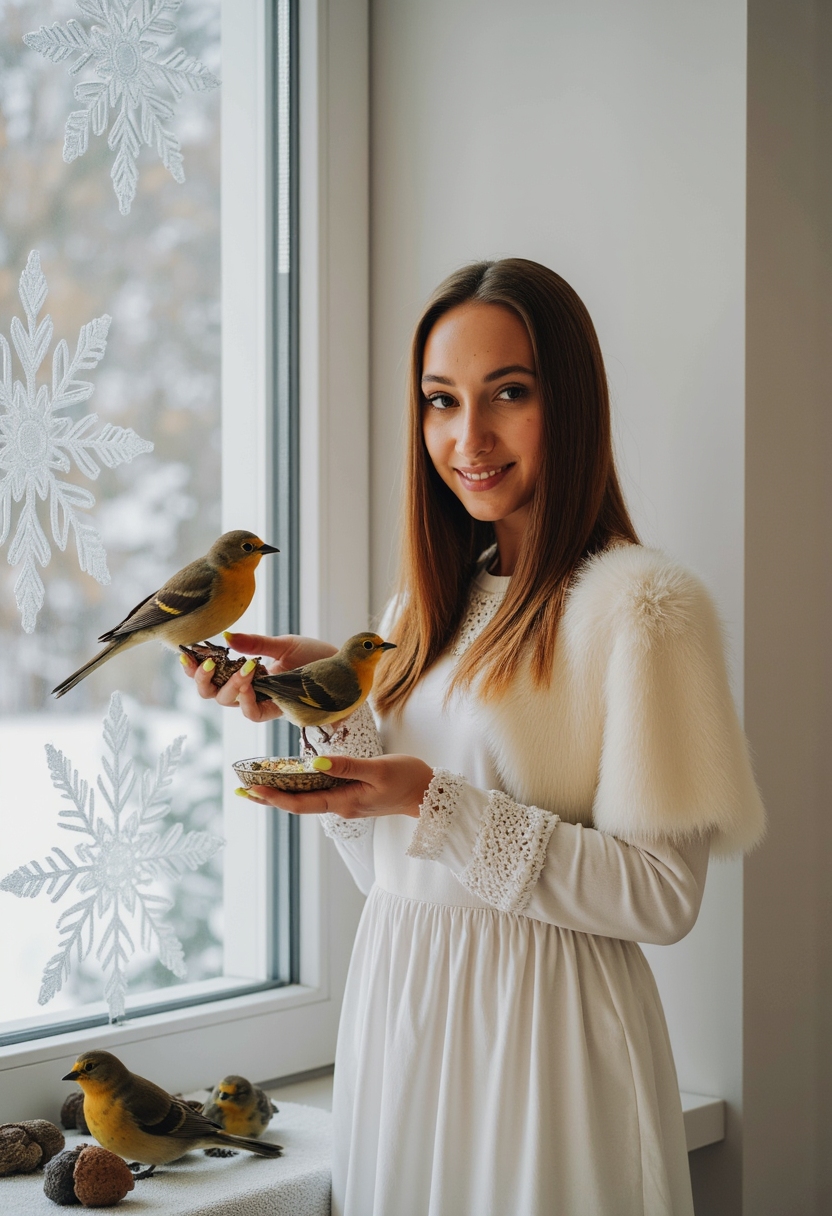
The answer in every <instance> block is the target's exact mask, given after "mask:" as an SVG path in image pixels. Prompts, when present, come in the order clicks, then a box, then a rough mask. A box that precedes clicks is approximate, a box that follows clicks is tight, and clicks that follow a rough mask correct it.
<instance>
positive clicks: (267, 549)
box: [257, 543, 280, 555]
mask: <svg viewBox="0 0 832 1216" xmlns="http://www.w3.org/2000/svg"><path fill="white" fill-rule="evenodd" d="M257 552H258V553H262V554H263V555H265V554H266V553H279V552H280V550H279V549H275V547H274V545H267V544H265V543H263V544H262V545H258V546H257Z"/></svg>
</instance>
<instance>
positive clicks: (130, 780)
mask: <svg viewBox="0 0 832 1216" xmlns="http://www.w3.org/2000/svg"><path fill="white" fill-rule="evenodd" d="M129 738H130V723H129V721H128V719H127V715H126V714H125V712H124V709H123V708H122V704H121V695H120V693H117V692H114V693H113V695H112V697H111V698H110V706H109V709H108V711H107V717H106V718H105V719H104V743H105V745H106V748H107V751H108V752H109V753H110V756H109V759H108V758H107V757H106V756H103V757H102V760H101V765H102V768H103V770H104V774H105V777H106V780H105V779H104V778H103V777H101V776H99V777H98V779H97V781H96V785H97V787H98V792H99V793H100V795H101V797H102V798H103V799H104V802H105V803H106V805H107V808H108V810H109V818H107V819H105V818H103V817H102V816H100V815H98V816H96V813H95V791H94V790H92V789H91V788H90V786H89V784H88V783H87V782H86V781H83V780H81V778H80V777H79V775H78V771H77V769H74V768H73V767H72V765H71V763H70V761H69V760H68V758H67V757H66V756H64V754H63V752H59V751H58V750H57V749H56V748H54V747H53V746H52V745H51V743H47V745H46V760H47V763H48V765H49V771H50V773H51V774H52V784H53V785H54V786H55V789H57V790H60V791H61V796H62V797H63V798H64V799H65V800H66V801H67V802H69V803H70V805H69V806H68V807H67V808H65V809H64V810H62V811H59V812H58V815H59V817H60V818H61V819H64V820H68V821H69V822H66V823H60V824H59V825H58V826H59V827H62V828H64V829H65V830H66V831H68V832H80V833H81V834H82V835H84V836H86V837H87V839H86V840H85V841H84V842H83V843H82V844H77V845H76V846H75V853H76V856H77V860H73V859H72V858H71V857H70V856H69V855H68V854H67V853H65V852H64V850H63V849H60V848H58V847H57V845H56V846H54V847H53V849H52V853H53V856H50V857H47V858H46V860H45V862H44V865H41V864H40V863H39V862H37V861H31V862H29V864H28V865H25V866H20V867H19V868H18V869H17V870H12V872H11V874H7V875H6V877H5V878H4V879H3V880H2V882H0V891H10V892H11V893H12V895H18V896H20V898H21V899H35V898H36V897H37V896H38V895H41V894H43V892H46V894H47V895H49V896H51V898H52V902H53V904H54V903H57V902H58V901H59V900H60V899H62V898H63V896H64V895H66V894H67V892H68V891H69V890H70V888H71V887H73V885H74V887H75V891H76V893H77V894H78V895H81V896H82V898H81V899H80V900H78V901H77V902H76V903H74V904H72V906H71V907H69V908H67V909H66V910H65V911H64V912H62V913H61V915H60V917H59V918H58V924H57V929H58V933H59V935H60V938H61V942H60V948H59V950H58V952H57V954H54V955H53V956H52V958H51V959H50V960H49V962H48V963H47V964H46V967H45V968H44V972H43V980H42V982H41V988H40V994H39V996H38V1001H39V1003H40V1004H41V1005H45V1004H46V1003H47V1001H51V999H52V997H53V996H55V994H56V993H57V992H60V990H61V988H62V986H63V983H64V980H65V979H67V978H68V976H69V973H70V970H71V963H72V955H73V953H74V954H75V956H76V958H77V960H78V962H82V961H83V960H84V959H85V958H86V957H87V955H89V953H90V952H91V950H92V948H93V945H94V944H95V939H96V929H97V928H98V929H103V933H102V935H101V940H100V942H99V944H98V949H97V950H96V952H95V957H96V958H97V959H98V960H99V962H100V963H101V969H102V971H103V972H104V973H105V975H106V977H107V979H106V983H105V987H104V995H105V998H106V1000H107V1005H108V1008H109V1010H110V1018H111V1019H112V1020H113V1021H116V1020H117V1019H118V1018H122V1017H124V1011H125V998H126V995H127V977H126V975H125V968H126V966H127V964H128V962H129V961H130V958H131V956H132V955H133V954H134V952H135V949H136V947H135V944H134V941H133V936H132V934H131V933H130V927H133V923H134V922H136V921H138V936H139V940H140V944H141V946H142V948H143V949H145V950H150V949H152V948H153V946H154V944H155V946H156V948H157V949H158V952H159V961H160V962H161V963H163V964H164V966H165V967H167V968H168V970H169V971H172V972H173V974H174V975H176V976H178V977H179V978H180V979H181V978H183V977H184V975H185V959H184V954H183V950H182V943H181V942H180V941H179V938H178V937H177V936H176V934H175V933H174V931H173V929H172V928H171V927H170V925H168V924H167V923H166V922H165V919H164V916H165V913H166V912H167V911H169V909H170V908H171V906H172V904H171V901H170V900H169V899H166V898H164V896H161V895H157V894H154V893H153V892H152V891H148V890H147V888H148V887H150V886H151V885H152V884H153V883H154V882H157V881H159V880H160V879H163V878H173V879H175V878H178V877H179V875H180V874H183V873H184V872H185V870H196V869H198V867H199V866H201V865H203V864H204V862H206V861H207V860H208V859H209V857H212V856H213V854H214V853H216V851H217V849H219V848H220V847H221V846H222V845H223V844H224V841H223V839H222V837H220V836H212V835H210V833H208V832H185V831H184V830H183V828H182V825H181V823H174V824H173V825H172V826H170V827H169V828H168V829H167V831H165V832H164V833H162V832H160V827H161V820H163V819H164V817H165V815H167V813H168V810H169V809H170V808H169V806H168V804H167V802H165V796H166V792H167V790H168V787H169V786H170V784H171V781H172V780H173V775H174V773H175V771H176V766H177V764H178V763H179V760H180V757H181V755H182V745H183V743H184V738H179V739H175V740H174V742H173V743H172V744H171V745H170V747H167V748H166V749H165V750H164V751H163V752H162V754H161V755H160V756H159V760H158V762H157V764H156V769H155V771H154V772H152V773H150V772H145V773H143V774H142V777H141V781H139V782H137V779H136V773H135V771H134V768H133V762H132V760H131V759H130V757H129V755H128V754H127V745H128V741H129ZM137 787H138V789H137ZM134 792H137V793H138V798H137V801H138V807H137V809H135V810H134V811H133V812H132V813H131V814H127V813H126V811H127V805H128V803H129V801H130V799H131V796H132V795H133V794H134ZM134 932H135V929H134Z"/></svg>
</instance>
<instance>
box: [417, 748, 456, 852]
mask: <svg viewBox="0 0 832 1216" xmlns="http://www.w3.org/2000/svg"><path fill="white" fill-rule="evenodd" d="M464 784H465V782H464V779H463V778H462V777H457V775H456V773H449V772H448V770H447V769H446V768H437V769H434V771H433V777H432V778H431V782H430V785H429V786H428V788H427V789H426V790H425V797H424V799H423V801H422V804H421V806H420V807H419V819H418V822H417V824H416V831H415V832H414V833H413V838H412V839H411V841H410V845H409V846H408V850H407V855H408V857H418V858H420V859H421V860H422V861H436V860H437V859H438V857H439V855H440V853H441V852H442V849H443V848H444V846H445V837H446V836H447V835H448V829H449V828H450V826H451V819H452V817H453V813H454V811H455V810H456V806H457V803H458V802H459V798H460V795H461V793H462V788H463V786H464Z"/></svg>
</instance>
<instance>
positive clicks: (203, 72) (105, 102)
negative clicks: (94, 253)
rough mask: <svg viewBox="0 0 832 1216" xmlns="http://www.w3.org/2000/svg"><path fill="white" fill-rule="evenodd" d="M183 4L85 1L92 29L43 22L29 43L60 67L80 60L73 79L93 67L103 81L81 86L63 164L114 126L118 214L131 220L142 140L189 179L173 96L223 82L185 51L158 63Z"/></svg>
mask: <svg viewBox="0 0 832 1216" xmlns="http://www.w3.org/2000/svg"><path fill="white" fill-rule="evenodd" d="M181 5H182V0H78V8H79V9H80V11H81V12H82V13H83V15H84V16H85V17H89V18H90V20H91V21H92V22H93V24H92V25H91V27H90V29H89V30H86V29H84V27H83V26H81V25H79V24H78V22H77V21H73V20H71V19H70V20H69V21H67V23H66V25H59V24H58V23H57V22H56V23H55V24H54V25H51V26H49V27H48V28H47V26H45V25H42V26H41V27H40V29H39V30H37V31H35V32H34V33H31V34H26V35H25V36H24V39H23V41H24V42H25V43H26V45H27V46H30V47H31V48H32V49H33V50H35V51H40V53H41V55H44V56H46V58H47V59H51V60H52V62H53V63H62V62H63V61H64V60H65V59H73V58H74V62H73V63H72V64H70V67H69V74H70V76H74V75H76V73H77V72H80V71H81V69H82V68H83V67H86V65H87V64H88V63H90V62H91V63H92V69H91V70H92V71H93V72H94V73H95V75H96V76H97V77H98V79H97V80H88V81H84V82H82V83H81V84H77V85H76V86H75V100H76V101H81V102H83V103H84V106H85V108H84V109H83V110H73V112H72V113H71V114H70V116H69V118H68V119H67V121H66V131H65V134H64V160H65V161H66V162H67V163H69V162H70V161H73V160H76V159H77V158H78V157H79V156H83V155H84V153H85V152H86V150H87V146H88V144H89V138H90V128H92V132H93V134H94V135H103V134H104V132H105V131H106V130H107V127H108V125H109V123H110V118H111V115H112V116H114V117H113V125H112V127H111V128H110V134H109V135H108V137H107V144H108V146H109V148H110V149H111V151H113V152H115V154H116V158H115V161H114V162H113V168H112V170H111V172H110V176H111V177H112V179H113V189H114V190H115V192H116V198H117V199H118V207H119V211H120V212H121V214H122V215H127V214H128V213H129V211H130V205H131V203H132V202H133V199H134V198H135V196H136V185H137V183H138V180H139V171H138V169H137V167H136V158H137V157H138V155H139V150H140V148H141V145H142V141H144V143H146V144H147V145H148V147H150V148H155V149H156V151H157V153H158V154H159V157H160V159H161V161H162V164H163V165H164V166H165V168H166V169H168V170H169V171H170V174H171V176H172V177H173V179H174V181H177V182H180V183H181V182H184V180H185V172H184V170H183V168H182V151H181V148H180V145H179V140H178V139H177V138H176V136H175V135H174V133H173V131H171V130H170V129H169V128H168V127H166V126H165V123H167V122H169V121H170V119H172V118H173V113H174V111H173V106H172V105H171V104H170V102H169V101H168V100H167V98H166V97H165V93H166V92H168V93H170V94H171V95H172V96H173V99H174V101H178V100H179V98H180V97H181V96H182V94H183V93H184V92H185V90H186V89H190V90H191V91H192V92H195V93H196V92H204V91H206V90H207V89H214V88H216V87H217V85H218V84H219V81H218V80H217V78H216V76H214V75H213V74H212V73H211V72H209V71H208V69H207V68H206V67H205V65H204V64H202V63H200V62H199V60H198V59H194V57H193V56H192V55H188V54H186V52H185V51H183V50H182V49H181V48H179V49H178V50H175V51H171V52H170V54H167V55H166V56H165V58H163V59H160V58H159V43H158V39H159V38H166V37H168V36H169V35H171V34H175V33H176V26H175V25H174V23H173V22H172V21H171V20H170V16H171V15H172V14H173V13H175V12H177V10H178V9H179V8H180V7H181Z"/></svg>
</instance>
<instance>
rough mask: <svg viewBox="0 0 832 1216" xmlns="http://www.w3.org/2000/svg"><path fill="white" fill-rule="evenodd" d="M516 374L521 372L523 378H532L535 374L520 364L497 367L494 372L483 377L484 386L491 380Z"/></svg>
mask: <svg viewBox="0 0 832 1216" xmlns="http://www.w3.org/2000/svg"><path fill="white" fill-rule="evenodd" d="M516 372H521V373H522V375H524V376H534V375H535V374H536V373H535V372H534V371H533V370H532V368H530V367H524V366H523V364H522V363H510V364H509V365H508V367H498V368H497V370H496V371H493V372H489V373H488V375H487V376H483V380H484V381H485V383H486V384H489V383H490V382H491V381H492V380H500V379H501V378H502V377H503V376H511V375H514V374H515V373H516Z"/></svg>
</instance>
